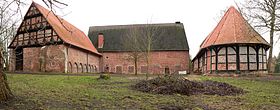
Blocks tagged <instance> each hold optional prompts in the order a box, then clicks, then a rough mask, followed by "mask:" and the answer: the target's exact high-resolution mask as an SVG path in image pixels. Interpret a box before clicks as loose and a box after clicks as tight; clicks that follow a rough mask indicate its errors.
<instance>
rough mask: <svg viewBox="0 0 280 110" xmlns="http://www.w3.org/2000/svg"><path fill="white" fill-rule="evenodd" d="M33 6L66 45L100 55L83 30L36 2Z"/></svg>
mask: <svg viewBox="0 0 280 110" xmlns="http://www.w3.org/2000/svg"><path fill="white" fill-rule="evenodd" d="M31 5H32V6H34V7H36V8H37V9H38V10H39V11H40V12H41V14H42V15H43V16H44V17H45V18H46V20H47V21H48V23H49V24H50V25H51V27H52V28H53V29H54V31H55V32H56V33H57V34H58V36H59V37H60V38H61V39H62V40H63V41H64V42H65V43H67V44H70V45H73V46H76V47H79V48H82V49H85V50H88V51H90V52H93V53H96V54H99V53H98V52H97V50H96V48H95V47H94V46H93V45H92V43H91V41H90V39H89V38H88V37H87V36H86V35H85V33H83V32H82V31H81V30H79V29H78V28H76V27H75V26H73V25H72V24H70V23H69V22H67V21H66V20H64V19H62V18H60V17H58V16H56V15H55V14H54V13H53V12H52V11H49V10H47V9H46V8H44V7H43V6H41V5H39V4H37V3H35V2H32V4H31ZM99 55H100V54H99Z"/></svg>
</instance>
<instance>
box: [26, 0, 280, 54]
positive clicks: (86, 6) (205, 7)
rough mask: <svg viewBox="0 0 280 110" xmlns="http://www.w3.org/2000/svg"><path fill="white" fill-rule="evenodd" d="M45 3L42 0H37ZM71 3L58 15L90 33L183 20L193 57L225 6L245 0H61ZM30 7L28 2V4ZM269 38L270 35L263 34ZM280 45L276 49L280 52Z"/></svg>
mask: <svg viewBox="0 0 280 110" xmlns="http://www.w3.org/2000/svg"><path fill="white" fill-rule="evenodd" d="M34 1H35V2H37V3H39V4H41V5H43V6H44V7H46V6H45V5H44V3H42V2H41V0H34ZM62 1H64V2H65V3H67V4H68V5H69V6H67V7H65V8H63V9H62V10H60V9H57V10H56V12H57V13H58V15H60V16H62V17H63V18H64V19H66V20H67V21H69V22H70V23H72V24H73V25H75V26H76V27H78V28H79V29H81V30H82V31H84V32H85V34H87V33H88V29H89V26H102V25H124V24H146V23H175V22H176V21H180V22H181V23H183V24H184V27H185V31H186V35H187V39H188V43H189V47H190V54H191V56H192V57H194V56H195V55H196V53H197V52H198V50H199V45H200V44H201V42H202V41H203V40H204V39H205V38H206V36H207V35H208V34H209V33H210V32H211V31H212V30H213V29H214V28H215V26H216V25H217V23H218V21H219V16H221V12H222V10H227V8H228V7H230V6H235V2H242V1H244V0H235V1H234V0H62ZM27 7H29V6H27ZM263 37H264V38H265V39H267V41H269V40H268V39H269V37H268V36H266V35H265V36H263ZM279 50H280V46H279V45H278V46H277V47H275V49H274V55H275V54H276V53H278V52H279Z"/></svg>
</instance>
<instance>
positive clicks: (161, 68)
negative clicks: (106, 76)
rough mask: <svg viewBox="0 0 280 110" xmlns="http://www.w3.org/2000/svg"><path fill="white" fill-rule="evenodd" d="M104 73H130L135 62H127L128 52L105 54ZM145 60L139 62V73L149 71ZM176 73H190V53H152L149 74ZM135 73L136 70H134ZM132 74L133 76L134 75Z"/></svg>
mask: <svg viewBox="0 0 280 110" xmlns="http://www.w3.org/2000/svg"><path fill="white" fill-rule="evenodd" d="M103 58H104V67H103V68H104V71H106V70H107V69H108V71H109V72H114V73H115V72H120V71H121V73H128V70H129V68H130V73H131V71H132V70H133V69H132V67H134V63H133V60H127V58H128V53H127V52H104V54H103ZM146 69H147V65H146V62H145V60H144V59H142V60H140V61H139V62H138V69H137V70H138V73H141V72H142V73H144V72H146V71H147V70H146ZM168 69H169V71H170V73H174V72H175V71H179V70H186V71H189V53H188V51H157V52H151V57H150V67H149V72H150V73H154V74H163V73H164V72H165V70H168ZM133 71H135V70H133ZM133 73H134V72H132V73H131V74H133Z"/></svg>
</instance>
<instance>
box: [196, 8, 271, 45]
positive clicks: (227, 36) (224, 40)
mask: <svg viewBox="0 0 280 110" xmlns="http://www.w3.org/2000/svg"><path fill="white" fill-rule="evenodd" d="M236 43H257V44H265V45H268V46H269V43H268V42H267V41H266V40H265V39H264V38H263V37H262V36H261V35H260V34H259V33H258V32H256V31H255V30H254V29H253V28H252V27H251V26H250V24H249V23H248V22H247V21H246V20H245V19H244V18H243V17H242V15H241V14H240V13H239V12H238V11H237V10H236V9H235V8H234V7H233V6H232V7H230V8H229V9H228V10H227V12H226V13H225V15H224V16H223V18H222V19H221V21H220V22H219V23H218V25H217V26H216V28H215V29H214V30H213V31H212V32H211V33H210V34H209V35H208V36H207V37H206V39H205V40H204V41H203V43H202V44H201V45H200V48H206V47H209V46H211V45H220V44H236Z"/></svg>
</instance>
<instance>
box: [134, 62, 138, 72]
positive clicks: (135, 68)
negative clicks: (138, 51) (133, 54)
mask: <svg viewBox="0 0 280 110" xmlns="http://www.w3.org/2000/svg"><path fill="white" fill-rule="evenodd" d="M137 61H138V59H137V58H135V59H134V70H135V75H137V72H138V71H137V68H138V65H137Z"/></svg>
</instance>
